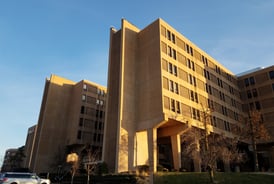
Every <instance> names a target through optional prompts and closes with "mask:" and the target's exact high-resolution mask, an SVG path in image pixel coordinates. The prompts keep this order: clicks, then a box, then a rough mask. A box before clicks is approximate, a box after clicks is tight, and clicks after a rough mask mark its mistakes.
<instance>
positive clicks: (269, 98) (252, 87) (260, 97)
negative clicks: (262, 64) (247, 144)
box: [238, 65, 274, 169]
mask: <svg viewBox="0 0 274 184" xmlns="http://www.w3.org/2000/svg"><path fill="white" fill-rule="evenodd" d="M238 80H239V87H240V88H241V89H242V90H241V98H242V100H243V111H244V112H245V113H246V114H247V115H249V114H250V112H252V111H253V110H258V111H259V112H260V114H261V120H262V123H264V125H265V127H266V128H267V130H268V133H269V134H270V139H269V140H266V141H260V142H258V145H257V146H258V157H259V162H260V163H259V165H260V168H261V169H268V168H271V167H272V168H273V167H274V66H273V65H272V66H269V67H266V68H257V69H254V70H251V71H248V72H244V73H242V74H239V75H238Z"/></svg>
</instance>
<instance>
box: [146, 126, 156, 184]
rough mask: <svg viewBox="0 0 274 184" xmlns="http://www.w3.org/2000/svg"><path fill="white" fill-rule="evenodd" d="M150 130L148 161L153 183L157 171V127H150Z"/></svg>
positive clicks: (151, 183)
mask: <svg viewBox="0 0 274 184" xmlns="http://www.w3.org/2000/svg"><path fill="white" fill-rule="evenodd" d="M147 131H148V162H149V183H150V184H153V175H154V172H156V171H157V129H156V128H150V129H148V130H147Z"/></svg>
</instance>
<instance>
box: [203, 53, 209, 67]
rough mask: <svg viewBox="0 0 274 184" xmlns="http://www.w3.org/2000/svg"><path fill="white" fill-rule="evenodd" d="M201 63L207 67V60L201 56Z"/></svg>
mask: <svg viewBox="0 0 274 184" xmlns="http://www.w3.org/2000/svg"><path fill="white" fill-rule="evenodd" d="M202 62H203V63H204V65H206V66H208V62H207V58H206V57H205V56H203V55H202Z"/></svg>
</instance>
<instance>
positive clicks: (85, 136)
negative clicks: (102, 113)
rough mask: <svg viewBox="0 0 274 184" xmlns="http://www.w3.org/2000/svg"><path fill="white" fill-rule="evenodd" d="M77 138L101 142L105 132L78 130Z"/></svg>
mask: <svg viewBox="0 0 274 184" xmlns="http://www.w3.org/2000/svg"><path fill="white" fill-rule="evenodd" d="M92 137H93V138H92ZM77 139H78V140H88V141H90V140H93V142H97V143H101V142H102V141H103V134H101V133H91V132H87V131H82V130H78V132H77Z"/></svg>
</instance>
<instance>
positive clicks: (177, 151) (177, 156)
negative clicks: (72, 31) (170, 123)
mask: <svg viewBox="0 0 274 184" xmlns="http://www.w3.org/2000/svg"><path fill="white" fill-rule="evenodd" d="M171 146H172V156H173V166H174V169H175V170H177V171H179V169H180V168H181V139H180V135H179V134H177V135H172V136H171Z"/></svg>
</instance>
